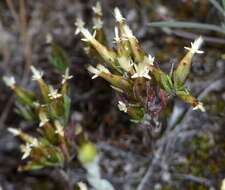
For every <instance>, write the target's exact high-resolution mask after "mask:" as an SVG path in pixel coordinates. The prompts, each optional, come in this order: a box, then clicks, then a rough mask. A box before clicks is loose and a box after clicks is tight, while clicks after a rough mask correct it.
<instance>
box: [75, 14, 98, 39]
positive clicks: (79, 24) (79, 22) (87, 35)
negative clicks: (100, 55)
mask: <svg viewBox="0 0 225 190" xmlns="http://www.w3.org/2000/svg"><path fill="white" fill-rule="evenodd" d="M75 26H76V27H77V29H76V31H75V35H77V34H79V33H82V34H83V36H84V38H83V39H81V40H82V41H85V42H89V41H92V40H94V39H95V35H96V32H94V34H93V35H92V34H91V33H90V32H89V30H88V29H86V28H84V22H83V21H82V20H81V19H80V18H78V19H77V21H76V22H75Z"/></svg>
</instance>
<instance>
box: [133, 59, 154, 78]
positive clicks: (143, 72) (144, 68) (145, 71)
mask: <svg viewBox="0 0 225 190" xmlns="http://www.w3.org/2000/svg"><path fill="white" fill-rule="evenodd" d="M134 68H135V71H136V73H134V74H133V75H132V76H131V78H147V79H151V77H150V75H149V67H148V65H147V64H146V63H145V62H141V63H139V64H138V65H136V64H134Z"/></svg>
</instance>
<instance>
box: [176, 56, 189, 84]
mask: <svg viewBox="0 0 225 190" xmlns="http://www.w3.org/2000/svg"><path fill="white" fill-rule="evenodd" d="M192 56H193V54H192V53H191V52H188V53H187V54H186V55H185V56H184V58H183V59H182V60H181V61H180V63H179V64H178V65H177V68H176V69H175V71H174V73H173V81H174V84H175V87H176V88H177V87H178V86H181V85H183V84H184V83H185V81H186V79H187V77H188V75H189V73H190V70H191V60H192Z"/></svg>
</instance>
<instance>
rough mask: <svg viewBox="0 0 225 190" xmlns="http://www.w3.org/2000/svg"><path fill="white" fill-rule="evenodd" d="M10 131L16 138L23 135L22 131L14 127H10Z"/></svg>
mask: <svg viewBox="0 0 225 190" xmlns="http://www.w3.org/2000/svg"><path fill="white" fill-rule="evenodd" d="M8 131H9V132H10V133H12V134H13V135H14V136H18V135H20V134H21V130H19V129H16V128H12V127H9V128H8Z"/></svg>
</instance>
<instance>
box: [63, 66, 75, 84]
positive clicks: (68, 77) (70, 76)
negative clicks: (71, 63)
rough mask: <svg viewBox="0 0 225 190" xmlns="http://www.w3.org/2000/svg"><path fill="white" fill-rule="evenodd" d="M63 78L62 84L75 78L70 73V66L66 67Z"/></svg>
mask: <svg viewBox="0 0 225 190" xmlns="http://www.w3.org/2000/svg"><path fill="white" fill-rule="evenodd" d="M62 77H63V80H62V84H64V83H65V82H66V81H67V80H70V79H72V78H73V76H72V75H69V68H67V69H66V71H65V74H64V75H62Z"/></svg>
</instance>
